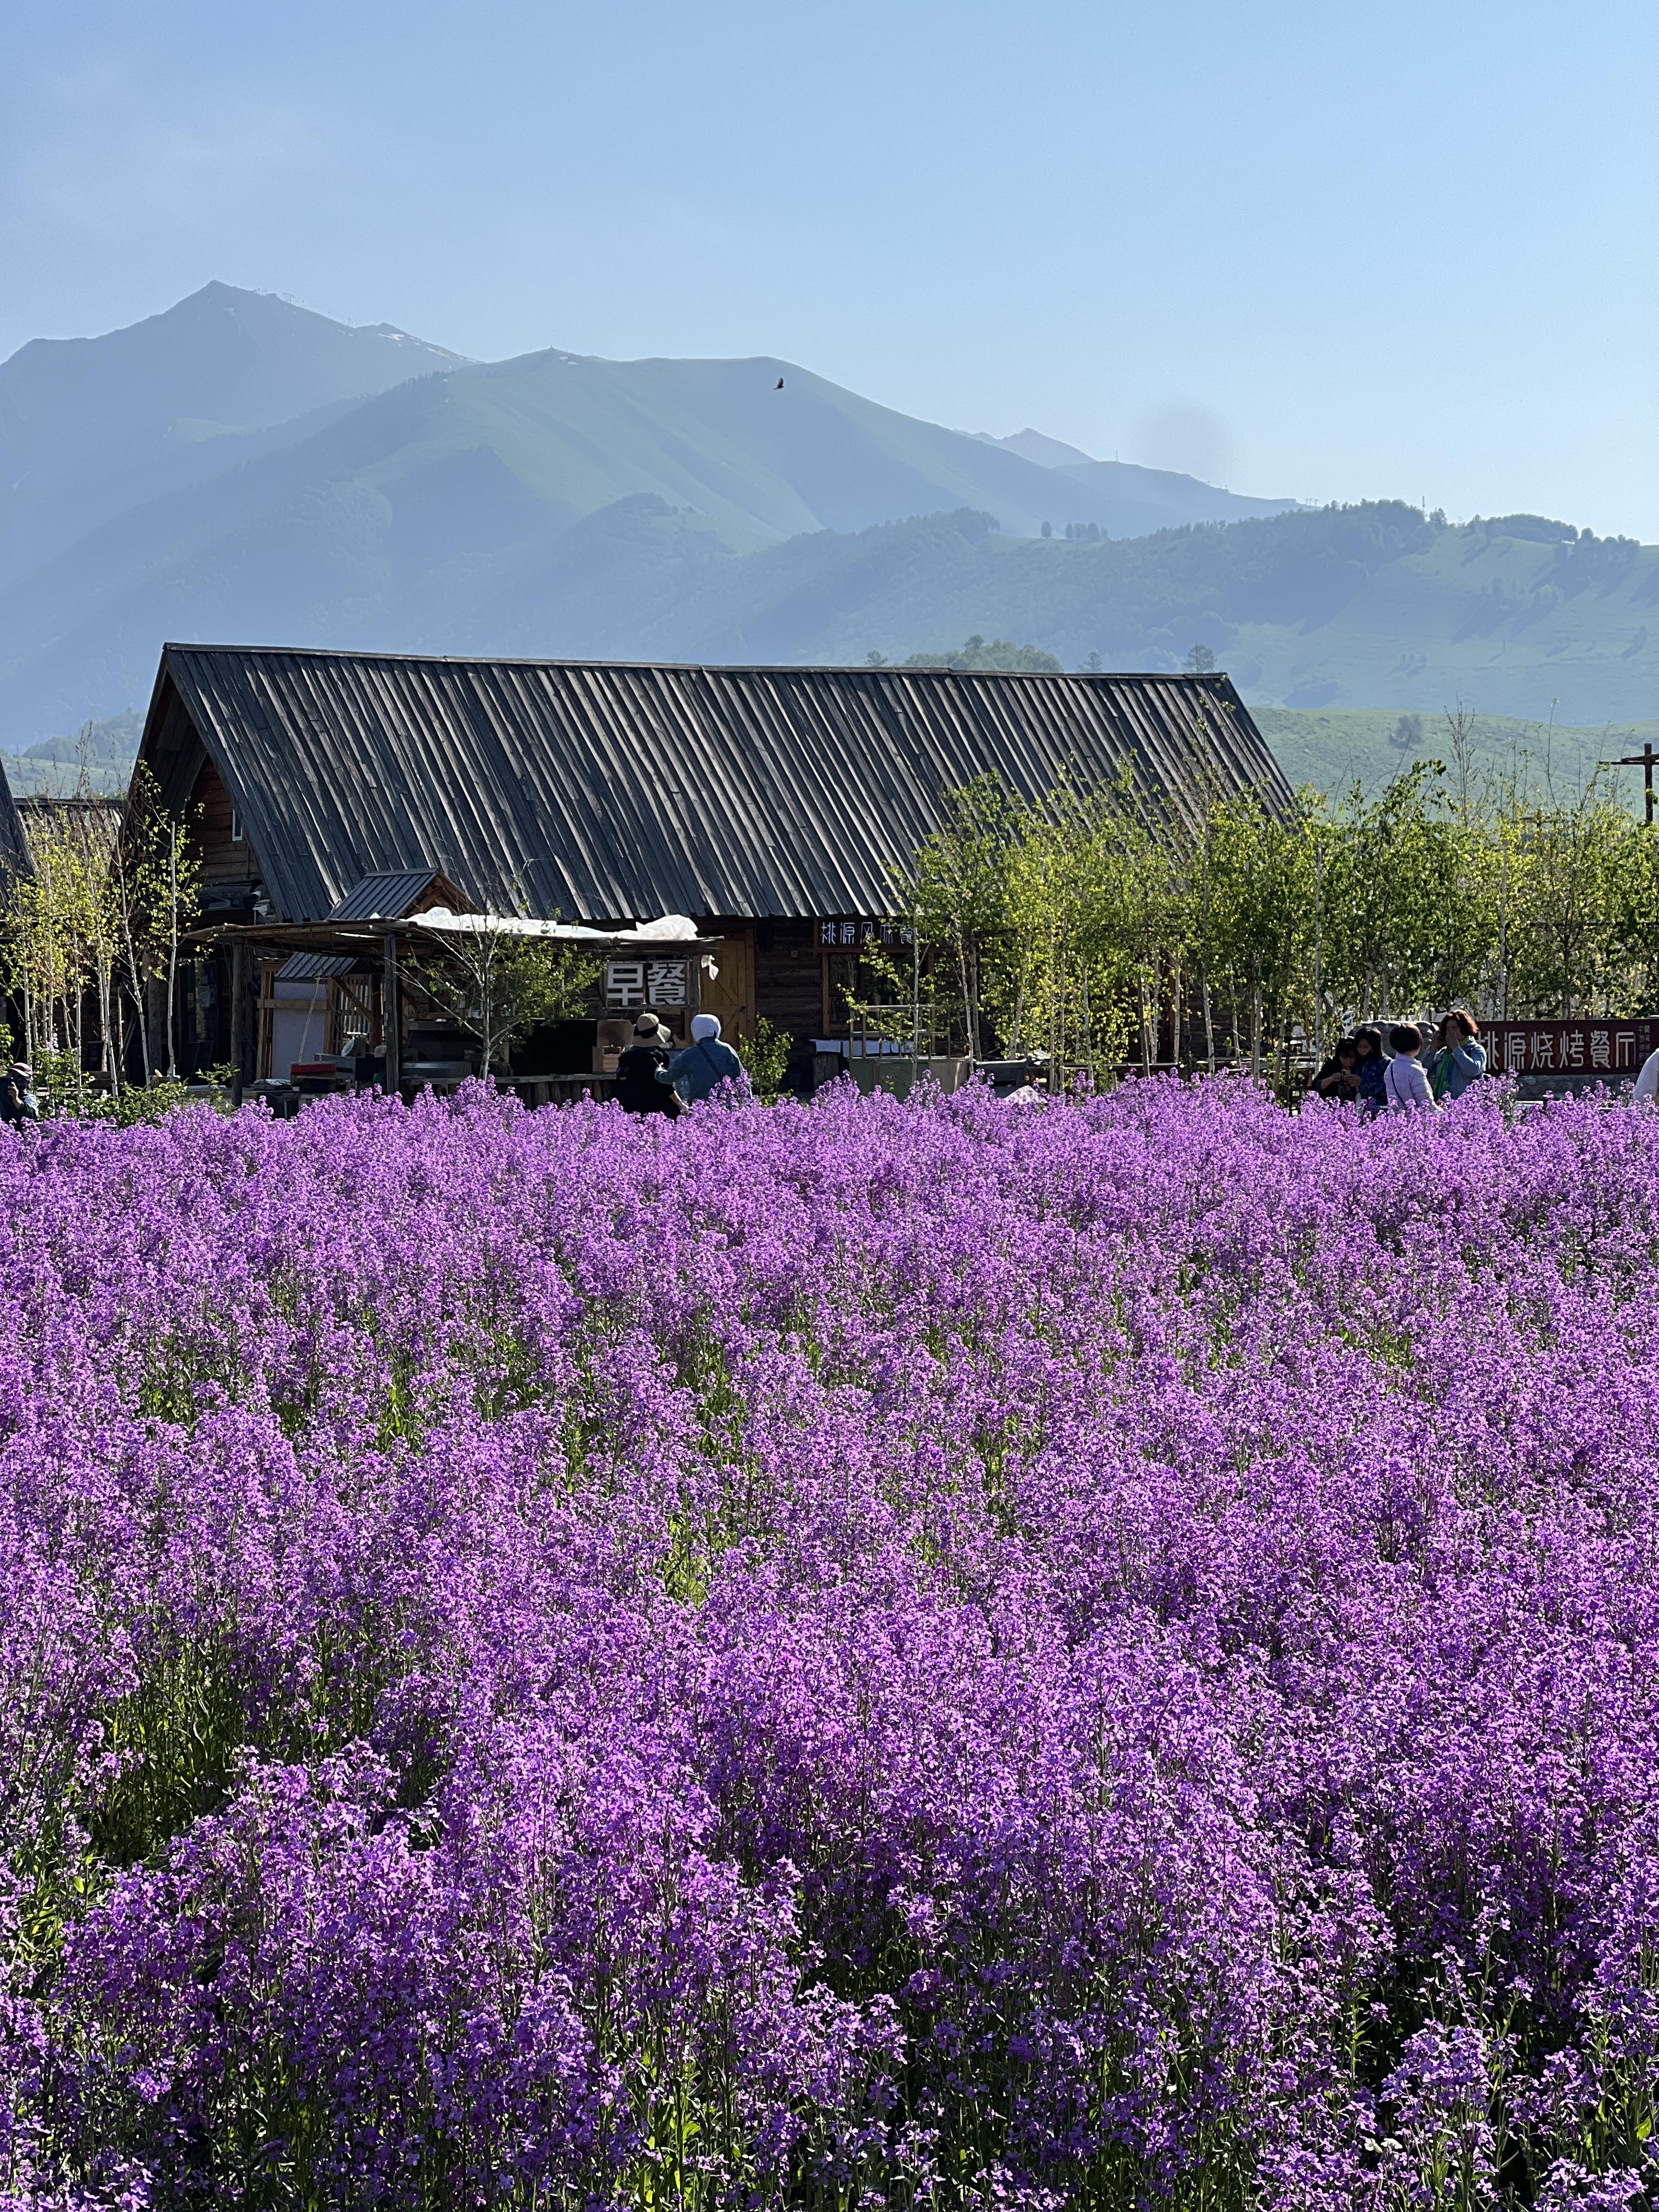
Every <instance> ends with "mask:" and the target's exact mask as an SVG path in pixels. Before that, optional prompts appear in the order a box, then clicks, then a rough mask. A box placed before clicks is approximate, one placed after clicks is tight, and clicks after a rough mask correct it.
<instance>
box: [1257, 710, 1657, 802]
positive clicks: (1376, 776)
mask: <svg viewBox="0 0 1659 2212" xmlns="http://www.w3.org/2000/svg"><path fill="white" fill-rule="evenodd" d="M1246 701H1247V704H1249V708H1250V711H1251V713H1252V714H1253V715H1254V716H1255V721H1256V724H1257V726H1258V727H1259V728H1260V730H1261V734H1262V735H1263V737H1265V738H1267V742H1268V744H1270V745H1271V746H1272V747H1273V751H1274V753H1275V754H1276V755H1277V757H1278V759H1279V765H1280V766H1281V767H1282V768H1283V769H1284V770H1285V775H1286V776H1287V777H1288V778H1289V780H1290V781H1291V783H1292V784H1296V785H1301V784H1311V785H1313V786H1314V787H1315V788H1316V790H1320V791H1325V792H1340V791H1342V790H1344V789H1346V787H1348V786H1349V785H1350V784H1352V783H1353V782H1355V781H1358V782H1361V783H1364V784H1365V785H1367V786H1376V785H1377V784H1381V783H1386V782H1387V781H1389V778H1390V777H1391V776H1395V775H1399V773H1400V772H1401V769H1405V768H1408V767H1409V766H1410V765H1411V763H1413V761H1416V760H1438V761H1442V762H1443V763H1445V766H1446V768H1447V769H1448V771H1449V772H1455V767H1456V762H1455V756H1454V750H1453V747H1452V744H1451V738H1450V731H1449V726H1448V723H1447V720H1446V717H1445V716H1444V715H1443V714H1423V715H1420V716H1418V717H1415V718H1413V717H1412V716H1409V715H1400V714H1394V713H1392V712H1391V711H1389V710H1388V709H1377V708H1360V707H1338V708H1326V709H1324V710H1323V711H1320V710H1318V709H1315V708H1295V707H1269V706H1262V705H1259V704H1257V703H1256V702H1255V701H1254V700H1251V699H1249V695H1248V694H1247V695H1246ZM1413 720H1416V721H1417V722H1418V723H1419V724H1420V728H1421V736H1420V738H1417V735H1416V732H1414V731H1413V729H1412V728H1411V727H1410V725H1411V723H1412V722H1413ZM1402 722H1404V723H1406V724H1407V728H1406V729H1404V730H1403V731H1402V730H1401V723H1402ZM1469 738H1470V743H1471V750H1472V757H1473V759H1474V765H1475V769H1476V773H1477V774H1486V775H1509V774H1510V773H1516V774H1518V775H1522V777H1523V778H1526V779H1528V780H1530V781H1534V782H1545V781H1553V783H1554V784H1555V786H1556V787H1557V788H1558V789H1559V790H1561V791H1563V792H1564V793H1565V792H1571V791H1572V790H1575V789H1577V788H1578V787H1580V786H1581V785H1582V784H1583V782H1584V781H1587V780H1588V779H1589V776H1590V775H1593V774H1594V773H1595V769H1596V766H1597V764H1598V763H1600V762H1601V761H1605V760H1607V759H1613V760H1616V759H1618V758H1619V757H1620V756H1621V755H1623V754H1626V753H1632V752H1638V753H1639V752H1640V751H1641V750H1642V747H1643V745H1644V744H1649V743H1651V744H1655V745H1659V721H1647V722H1618V723H1607V724H1604V725H1602V726H1599V727H1597V728H1595V729H1589V730H1583V729H1575V728H1571V727H1569V726H1565V725H1564V724H1561V723H1559V722H1558V723H1556V724H1555V725H1554V726H1553V727H1552V726H1551V725H1550V724H1549V723H1548V721H1547V720H1546V721H1542V722H1534V721H1522V720H1518V719H1516V718H1515V717H1512V716H1509V715H1504V714H1476V715H1475V717H1474V721H1473V724H1472V725H1471V727H1470V730H1469ZM1607 780H1608V781H1609V783H1610V785H1611V787H1612V788H1613V789H1614V790H1616V791H1618V792H1619V793H1621V795H1622V796H1623V797H1624V799H1626V802H1627V803H1628V804H1629V805H1632V806H1633V807H1636V808H1638V809H1639V808H1640V806H1641V805H1642V772H1641V770H1640V769H1614V770H1612V771H1610V772H1609V774H1608V778H1607Z"/></svg>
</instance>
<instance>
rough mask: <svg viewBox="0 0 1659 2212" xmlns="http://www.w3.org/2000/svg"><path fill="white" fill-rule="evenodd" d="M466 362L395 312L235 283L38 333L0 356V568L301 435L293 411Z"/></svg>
mask: <svg viewBox="0 0 1659 2212" xmlns="http://www.w3.org/2000/svg"><path fill="white" fill-rule="evenodd" d="M462 365H463V364H462V357H461V356H459V354H453V353H449V352H447V351H446V350H445V349H444V348H443V347H441V346H435V345H428V343H426V342H425V341H424V340H423V339H421V338H414V337H410V336H409V335H408V333H407V332H406V331H398V330H394V329H393V328H392V325H390V324H389V323H380V324H376V325H373V326H372V327H369V328H362V329H360V328H356V327H354V326H351V325H346V324H344V323H337V322H333V321H331V320H330V319H329V318H328V317H327V316H326V315H318V314H313V313H311V312H310V311H309V310H308V309H307V308H304V307H295V306H293V305H292V303H291V302H289V301H285V300H279V299H276V298H274V297H273V296H272V295H270V294H269V293H263V292H239V291H237V290H235V289H233V288H232V287H231V286H230V285H228V284H207V285H204V287H203V289H201V290H200V291H199V292H194V293H192V294H191V296H190V298H189V299H187V300H181V301H179V304H178V306H177V307H169V308H168V309H167V312H166V313H165V314H160V315H152V316H150V317H149V319H147V320H146V321H144V322H142V323H135V324H133V325H131V327H130V328H128V329H126V330H121V331H110V332H109V333H108V334H107V335H106V337H97V338H35V339H33V340H31V341H30V343H28V344H27V345H25V346H21V347H20V348H19V349H18V350H17V352H15V354H13V355H12V356H11V358H10V359H9V361H7V362H0V483H3V485H4V486H5V490H4V493H3V495H0V575H4V574H15V573H17V572H18V571H19V570H20V569H21V568H24V567H27V565H28V564H29V563H30V562H33V561H38V560H39V559H40V557H41V556H42V555H43V554H46V553H50V552H51V551H52V550H56V549H58V548H59V547H61V546H63V545H65V544H70V543H71V542H73V540H74V539H75V538H76V537H77V536H78V535H80V534H81V532H83V531H85V530H87V529H89V528H91V527H93V526H95V524H97V523H98V522H100V521H101V520H105V519H106V517H107V516H109V515H111V514H114V513H120V512H122V511H123V510H124V509H127V508H130V507H133V506H135V505H137V504H138V503H139V502H141V501H145V500H148V499H150V498H153V497H154V496H155V495H156V493H158V492H160V491H163V490H166V489H171V488H173V487H176V486H178V485H180V484H184V483H191V482H194V481H197V480H199V479H201V478H202V477H208V476H215V475H219V474H222V472H223V471H225V470H226V469H227V468H228V467H231V466H232V465H234V464H235V463H236V462H238V461H240V460H243V459H247V458H248V457H249V456H250V455H252V454H256V453H260V452H263V451H265V450H268V449H269V448H270V446H271V445H272V444H273V443H276V444H282V443H287V442H291V441H292V438H293V436H294V435H295V431H294V430H293V429H292V428H288V429H285V428H284V427H283V426H292V425H295V424H296V423H297V422H300V421H301V420H302V419H307V418H308V419H309V421H310V422H311V425H312V427H314V426H315V422H316V421H317V420H318V419H319V418H321V417H322V416H325V415H326V414H327V413H330V412H337V411H338V410H340V409H341V408H342V407H343V406H348V405H349V404H351V403H352V402H354V401H356V400H359V399H362V398H367V397H368V396H369V395H370V394H372V393H374V392H385V391H387V390H389V389H390V388H391V386H393V385H395V384H402V383H404V382H405V381H406V380H408V379H409V378H410V377H412V376H421V375H425V374H429V373H431V372H434V371H438V370H444V369H453V368H459V367H460V366H462ZM273 433H275V434H276V435H275V437H274V438H273V436H272V434H273Z"/></svg>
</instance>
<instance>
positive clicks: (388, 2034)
mask: <svg viewBox="0 0 1659 2212" xmlns="http://www.w3.org/2000/svg"><path fill="white" fill-rule="evenodd" d="M0 1218H3V1220H4V1221H5V1223H6V1225H7V1231H6V1233H7V1235H8V1237H9V1255H8V1260H9V1265H8V1291H9V1297H8V1298H7V1302H6V1312H5V1317H4V1322H3V1326H0V1342H3V1353H0V1423H3V1443H0V1553H3V1557H0V1592H3V1600H0V1672H3V1700H0V1885H3V1887H0V1932H3V1938H4V1947H5V1957H6V1960H7V1962H8V1963H7V1975H6V1980H5V1983H4V1986H3V1990H0V2072H3V2075H4V2094H3V2096H0V2180H3V2186H0V2201H3V2202H4V2203H7V2204H9V2205H14V2206H21V2205H31V2206H40V2207H44V2206H47V2205H52V2206H58V2205H63V2206H80V2205H88V2204H103V2203H124V2204H135V2205H136V2204H151V2205H155V2206H167V2207H173V2206H181V2207H182V2206H186V2205H188V2206H192V2207H195V2206H208V2205H213V2206H217V2205H222V2204H226V2205H229V2204H240V2205H252V2206H295V2207H304V2208H310V2207H321V2206H358V2205H370V2204H384V2205H389V2206H398V2207H403V2206H410V2207H422V2208H437V2207H441V2206H442V2207H447V2206H473V2205H480V2206H482V2205H497V2204H502V2205H507V2204H510V2205H513V2206H524V2207H536V2208H558V2212H580V2208H583V2207H586V2206H590V2205H611V2204H617V2205H626V2206H638V2207H641V2208H645V2207H650V2208H653V2212H655V2209H656V2208H670V2207H678V2206H688V2207H693V2206H694V2207H698V2208H714V2207H722V2208H723V2207H735V2206H742V2205H748V2204H757V2205H782V2204H790V2205H802V2206H811V2207H823V2208H834V2209H835V2212H851V2208H853V2207H855V2206H858V2207H866V2206H874V2205H877V2204H881V2205H890V2206H901V2207H909V2206H915V2205H929V2206H938V2207H941V2208H944V2207H957V2206H970V2205H971V2206H976V2207H977V2206H982V2207H985V2208H987V2212H988V2208H991V2207H1014V2206H1030V2207H1036V2206H1056V2207H1057V2206H1060V2205H1079V2206H1088V2207H1122V2208H1124V2212H1128V2208H1130V2207H1132V2206H1156V2205H1160V2204H1164V2203H1170V2204H1172V2205H1174V2204H1178V2205H1182V2206H1191V2207H1193V2208H1195V2212H1196V2208H1213V2212H1227V2208H1233V2207H1237V2208H1239V2212H1243V2208H1246V2207H1254V2206H1256V2205H1264V2206H1273V2207H1279V2206H1284V2207H1293V2206H1304V2205H1305V2206H1314V2205H1318V2206H1322V2207H1325V2206H1328V2207H1330V2208H1332V2212H1335V2208H1338V2207H1347V2206H1350V2205H1354V2204H1360V2205H1364V2206H1376V2207H1378V2208H1383V2207H1389V2208H1392V2207H1395V2206H1399V2207H1401V2208H1404V2207H1407V2206H1424V2207H1429V2206H1440V2205H1447V2206H1451V2205H1456V2206H1459V2207H1470V2208H1473V2207H1475V2206H1481V2205H1488V2204H1490V2205H1494V2206H1495V2205H1499V2204H1504V2205H1514V2206H1517V2207H1518V2206H1522V2205H1526V2204H1531V2203H1539V2204H1547V2205H1549V2206H1550V2207H1566V2206H1570V2205H1573V2204H1583V2205H1586V2206H1589V2205H1595V2206H1597V2207H1601V2208H1612V2207H1614V2206H1620V2205H1624V2204H1626V2203H1638V2202H1643V2201H1651V2200H1652V2199H1654V2198H1655V2197H1659V2160H1656V2142H1655V2139H1654V2136H1653V2135H1652V2134H1651V2132H1650V2130H1651V2127H1652V2123H1653V2118H1654V2110H1655V2102H1656V2069H1659V1769H1656V1741H1659V1736H1656V1723H1659V1115H1645V1114H1637V1113H1633V1112H1632V1111H1631V1110H1630V1109H1628V1108H1627V1107H1624V1106H1619V1105H1611V1104H1601V1103H1593V1102H1585V1103H1578V1104H1576V1105H1566V1106H1562V1107H1559V1108H1555V1109H1551V1110H1550V1111H1548V1112H1547V1114H1542V1115H1534V1116H1533V1117H1532V1118H1531V1119H1529V1120H1528V1121H1524V1122H1511V1121H1508V1120H1506V1119H1505V1116H1504V1109H1503V1108H1502V1105H1501V1103H1499V1102H1498V1101H1497V1100H1495V1099H1492V1098H1488V1099H1485V1100H1481V1099H1476V1098H1474V1097H1471V1098H1469V1099H1467V1100H1465V1101H1463V1102H1462V1103H1460V1105H1459V1106H1458V1107H1457V1108H1456V1109H1454V1110H1452V1111H1450V1112H1449V1113H1448V1114H1446V1115H1443V1116H1440V1117H1437V1118H1436V1120H1434V1121H1430V1119H1429V1117H1427V1116H1425V1117H1423V1119H1422V1120H1421V1121H1413V1123H1412V1124H1411V1125H1410V1126H1407V1127H1398V1126H1393V1125H1389V1124H1383V1125H1381V1126H1377V1127H1370V1128H1366V1129H1361V1128H1358V1127H1356V1126H1355V1124H1354V1123H1353V1121H1352V1119H1351V1118H1349V1117H1347V1116H1346V1115H1342V1114H1341V1113H1340V1112H1339V1111H1337V1110H1336V1109H1316V1110H1315V1111H1313V1112H1310V1113H1309V1114H1306V1115H1302V1116H1300V1117H1296V1118H1293V1117H1291V1116H1288V1115H1285V1114H1283V1113H1281V1112H1280V1111H1279V1109H1277V1108H1276V1107H1275V1106H1274V1105H1273V1104H1272V1103H1270V1102H1269V1101H1268V1100H1267V1098H1266V1097H1263V1096H1262V1095H1261V1094H1260V1093H1257V1092H1255V1091H1252V1090H1251V1089H1250V1088H1249V1086H1247V1085H1244V1084H1243V1083H1238V1082H1232V1081H1221V1082H1218V1083H1211V1084H1208V1085H1198V1086H1189V1087H1184V1088H1183V1087H1176V1086H1174V1085H1158V1084H1154V1085H1128V1086H1126V1087H1125V1088H1123V1089H1121V1090H1120V1091H1116V1092H1115V1093H1114V1094H1112V1095H1111V1096H1109V1097H1105V1098H1102V1099H1099V1100H1096V1101H1092V1102H1087V1103H1077V1104H1072V1105H1061V1106H1054V1107H1051V1108H1048V1109H1042V1110H1040V1111H1036V1112H1030V1111H1024V1112H1022V1110H1021V1109H1018V1108H1017V1107H1007V1106H1002V1105H999V1104H998V1103H996V1102H995V1101H994V1100H992V1099H990V1098H989V1097H986V1096H971V1097H957V1098H954V1099H951V1100H948V1101H945V1102H939V1101H935V1102H934V1103H932V1104H931V1105H921V1104H917V1105H914V1106H910V1105H904V1106H901V1105H898V1104H896V1103H893V1102H892V1101H890V1100H886V1099H882V1098H874V1099H866V1100H864V1101H861V1102H860V1101H858V1100H855V1099H854V1098H852V1097H850V1096H848V1095H846V1094H844V1093H841V1092H837V1093H836V1094H832V1095H831V1096H830V1097H828V1098H827V1099H824V1100H820V1101H819V1103H817V1105H815V1106H813V1107H811V1108H799V1107H793V1106H786V1107H782V1108H779V1109H770V1110H769V1109H762V1108H758V1107H755V1108H744V1109H737V1110H733V1111H731V1112H721V1111H719V1110H706V1109H700V1110H699V1111H698V1112H697V1113H696V1114H694V1115H691V1116H690V1117H689V1118H688V1119H687V1120H686V1121H683V1122H680V1123H678V1124H675V1125H669V1124H667V1123H665V1122H663V1121H654V1120H653V1121H650V1122H649V1123H640V1122H628V1121H624V1120H623V1117H622V1116H621V1115H619V1114H618V1113H617V1111H616V1109H614V1108H611V1107H604V1108H578V1109H567V1110H562V1111H554V1112H545V1113H542V1114H538V1115H532V1114H528V1113H526V1112H524V1111H522V1110H521V1109H519V1108H517V1107H516V1106H513V1105H505V1106H503V1105H501V1104H500V1103H496V1102H495V1101H494V1100H493V1099H490V1098H487V1097H485V1096H484V1095H483V1093H482V1092H481V1091H480V1092H477V1093H476V1094H475V1095H473V1096H472V1097H463V1099H462V1100H461V1101H459V1102H458V1103H453V1104H448V1103H436V1102H434V1101H432V1100H431V1099H429V1098H428V1100H427V1101H426V1102H425V1103H422V1104H421V1105H418V1106H416V1108H414V1109H412V1110H405V1109H403V1108H402V1107H400V1106H398V1105H395V1104H393V1105H386V1104H385V1103H381V1102H379V1101H362V1102H358V1103H344V1102H342V1103H319V1104H318V1105H316V1106H314V1107H313V1108H311V1109H309V1110H307V1113H305V1114H304V1115H302V1116H301V1118H300V1119H299V1120H298V1121H293V1122H287V1123H274V1122H272V1121H269V1120H268V1119H266V1118H264V1116H263V1115H260V1114H258V1113H256V1112H254V1111H252V1110H250V1111H247V1112H245V1113H243V1114H241V1115H238V1116H236V1117H235V1118H234V1119H232V1120H228V1121H226V1120H220V1119H216V1118H215V1117H214V1116H212V1115H210V1114H208V1113H206V1112H205V1111H199V1110H198V1111H193V1112H189V1113H185V1114H181V1115H176V1116H174V1117H173V1118H172V1119H170V1120H168V1121H166V1122H164V1123H162V1124H161V1125H160V1126H158V1127H153V1128H137V1129H131V1130H127V1131H125V1132H115V1131H112V1130H107V1129H100V1128H93V1127H73V1126H70V1125H52V1126H47V1127H44V1128H43V1129H42V1130H41V1131H40V1133H39V1134H38V1136H33V1137H30V1138H27V1139H16V1138H14V1137H10V1136H5V1137H0Z"/></svg>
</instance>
